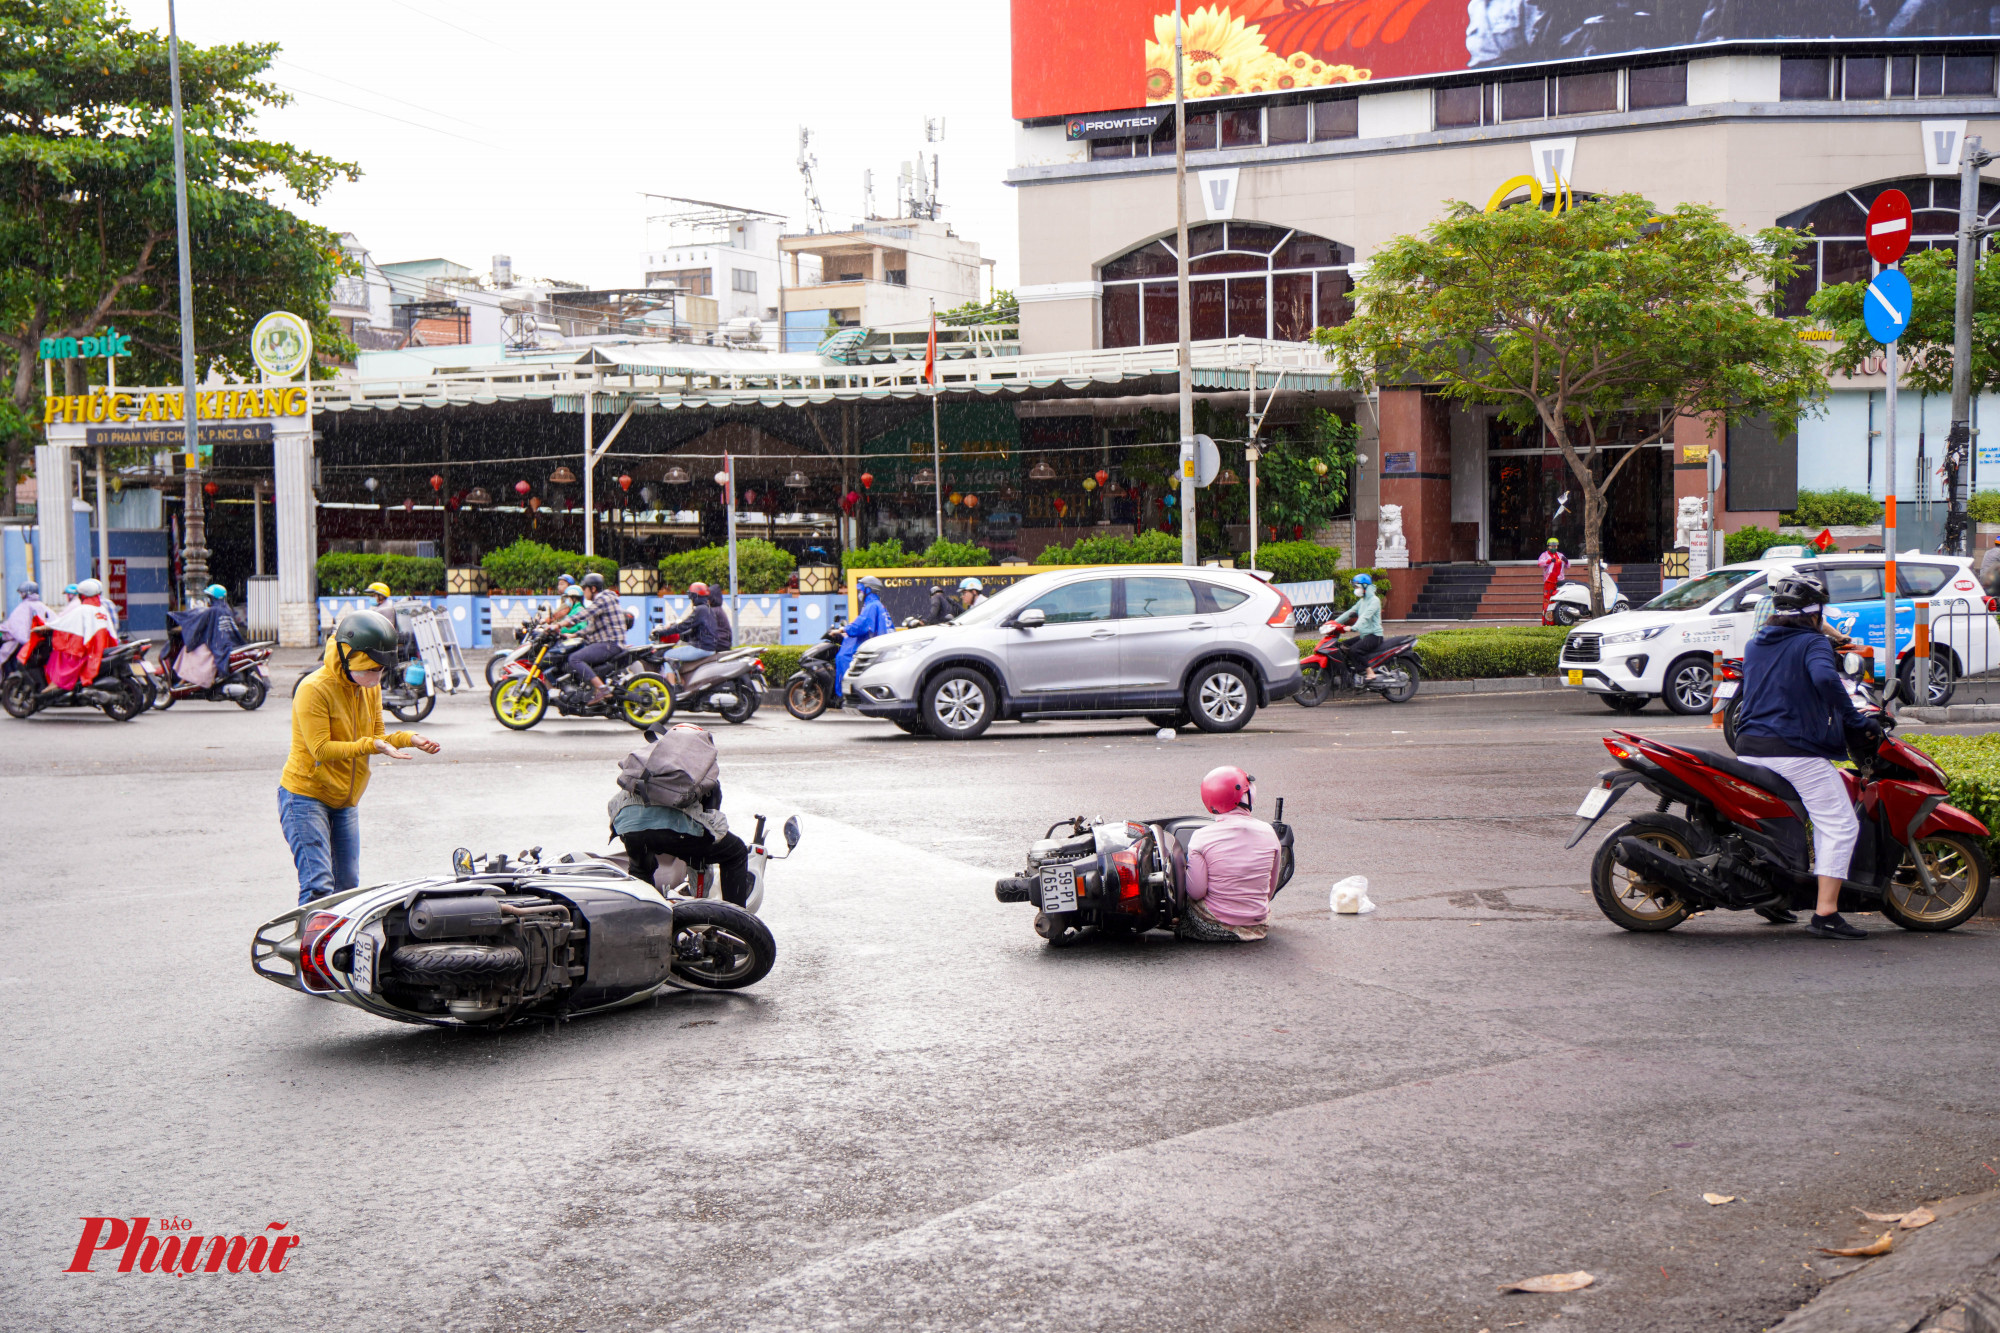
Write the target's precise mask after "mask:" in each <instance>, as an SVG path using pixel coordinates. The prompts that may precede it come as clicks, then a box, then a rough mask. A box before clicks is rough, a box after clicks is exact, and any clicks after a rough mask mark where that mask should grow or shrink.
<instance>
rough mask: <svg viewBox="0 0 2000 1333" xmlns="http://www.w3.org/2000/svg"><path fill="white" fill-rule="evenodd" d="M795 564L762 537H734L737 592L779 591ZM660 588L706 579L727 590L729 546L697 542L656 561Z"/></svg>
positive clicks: (677, 587) (670, 588)
mask: <svg viewBox="0 0 2000 1333" xmlns="http://www.w3.org/2000/svg"><path fill="white" fill-rule="evenodd" d="M798 567H799V562H798V560H797V559H796V558H795V557H794V556H793V555H792V553H791V552H790V551H786V550H783V549H781V548H779V547H776V546H773V545H772V544H771V543H769V542H767V541H765V540H764V539H763V538H762V537H739V538H737V539H736V587H737V589H738V590H739V591H741V592H760V593H761V592H783V591H784V590H785V585H786V584H787V583H789V582H791V578H792V572H793V571H794V570H796V569H797V568H798ZM660 580H661V583H662V585H663V586H662V589H661V590H662V591H663V592H679V591H681V590H682V589H684V588H686V587H687V586H688V584H690V583H706V584H707V585H708V586H709V587H711V588H713V589H715V590H716V591H717V592H727V591H729V548H728V547H727V546H700V547H696V548H695V549H694V550H692V551H682V552H681V553H680V554H679V555H670V556H667V557H666V558H665V559H663V560H661V561H660Z"/></svg>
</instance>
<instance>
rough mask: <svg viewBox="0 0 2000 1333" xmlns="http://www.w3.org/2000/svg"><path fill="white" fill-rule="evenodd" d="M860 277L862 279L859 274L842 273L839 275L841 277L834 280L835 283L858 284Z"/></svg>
mask: <svg viewBox="0 0 2000 1333" xmlns="http://www.w3.org/2000/svg"><path fill="white" fill-rule="evenodd" d="M861 277H862V275H861V274H860V273H859V272H854V273H842V274H841V275H840V276H839V277H838V278H836V279H835V281H836V282H859V281H861Z"/></svg>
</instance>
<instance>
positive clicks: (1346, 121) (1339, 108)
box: [1312, 97, 1361, 143]
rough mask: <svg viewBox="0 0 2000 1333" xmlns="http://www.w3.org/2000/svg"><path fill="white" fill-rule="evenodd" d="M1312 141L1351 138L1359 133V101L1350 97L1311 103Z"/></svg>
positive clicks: (1321, 141) (1326, 141)
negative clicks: (1335, 100)
mask: <svg viewBox="0 0 2000 1333" xmlns="http://www.w3.org/2000/svg"><path fill="white" fill-rule="evenodd" d="M1312 113H1313V142H1315V143H1329V142H1331V141H1333V140H1335V139H1353V138H1358V137H1359V136H1360V134H1361V103H1360V102H1359V101H1358V100H1356V99H1355V98H1352V97H1343V98H1341V99H1340V100H1339V101H1337V102H1315V103H1313V109H1312Z"/></svg>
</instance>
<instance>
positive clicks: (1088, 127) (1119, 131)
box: [1063, 107, 1174, 143]
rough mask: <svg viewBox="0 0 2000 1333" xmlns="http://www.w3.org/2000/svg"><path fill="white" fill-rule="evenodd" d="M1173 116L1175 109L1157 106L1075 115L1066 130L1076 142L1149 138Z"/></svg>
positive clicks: (1072, 140)
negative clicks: (1147, 108) (1081, 140)
mask: <svg viewBox="0 0 2000 1333" xmlns="http://www.w3.org/2000/svg"><path fill="white" fill-rule="evenodd" d="M1173 114H1174V111H1173V108H1172V107H1154V108H1152V109H1151V110H1148V111H1107V112H1101V113H1099V114H1098V115H1095V116H1071V117H1070V118H1069V121H1068V122H1067V123H1066V124H1065V125H1064V126H1063V129H1064V132H1065V133H1066V134H1067V135H1068V137H1069V140H1070V142H1072V143H1074V142H1076V141H1077V140H1079V139H1130V138H1135V137H1137V138H1147V137H1150V136H1151V135H1152V133H1153V131H1154V130H1157V129H1159V128H1160V126H1161V125H1163V124H1165V123H1166V120H1167V118H1168V117H1169V116H1171V115H1173Z"/></svg>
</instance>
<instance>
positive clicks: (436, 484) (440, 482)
mask: <svg viewBox="0 0 2000 1333" xmlns="http://www.w3.org/2000/svg"><path fill="white" fill-rule="evenodd" d="M431 489H432V490H434V491H441V490H443V489H444V478H443V477H440V476H438V475H437V474H436V473H432V474H431Z"/></svg>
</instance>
